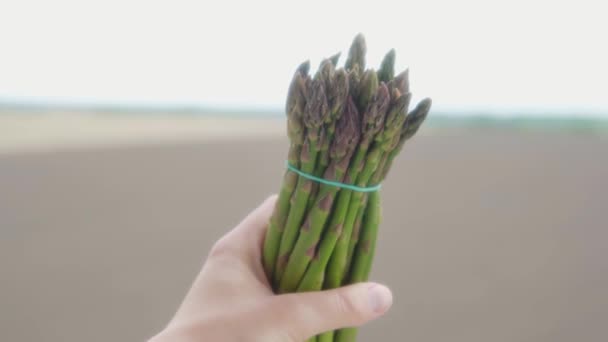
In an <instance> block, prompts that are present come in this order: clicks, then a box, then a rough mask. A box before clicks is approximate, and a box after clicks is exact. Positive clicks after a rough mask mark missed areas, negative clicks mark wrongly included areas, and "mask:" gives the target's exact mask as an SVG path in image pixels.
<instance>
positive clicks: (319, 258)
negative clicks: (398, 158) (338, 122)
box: [298, 77, 388, 291]
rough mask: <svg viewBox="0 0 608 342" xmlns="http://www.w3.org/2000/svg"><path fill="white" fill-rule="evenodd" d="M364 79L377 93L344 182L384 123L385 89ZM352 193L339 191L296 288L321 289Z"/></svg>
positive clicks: (354, 175) (349, 180) (355, 170)
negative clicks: (316, 248) (320, 236)
mask: <svg viewBox="0 0 608 342" xmlns="http://www.w3.org/2000/svg"><path fill="white" fill-rule="evenodd" d="M367 82H368V84H367V87H369V88H375V89H377V90H376V92H377V94H376V96H375V98H374V100H373V102H370V103H369V104H368V110H367V111H366V113H365V114H364V115H363V117H364V126H363V128H362V139H361V142H360V143H359V146H358V149H357V152H356V154H355V157H354V159H353V161H352V162H351V164H350V167H349V168H348V172H347V175H346V177H345V178H344V182H346V183H352V182H353V180H356V179H357V176H358V175H359V173H360V172H361V171H362V169H363V166H364V165H365V163H364V162H365V158H366V155H367V152H368V149H369V146H370V145H371V143H372V142H373V140H374V138H375V136H376V135H377V134H378V133H379V132H380V131H381V130H382V127H383V123H384V115H385V112H386V108H385V107H386V103H387V101H388V88H386V86H384V85H383V84H382V85H380V86H379V87H378V86H377V85H376V84H375V83H376V82H377V81H376V79H375V78H374V77H370V78H368V79H367ZM352 193H353V191H352V190H348V189H343V190H341V191H340V192H339V194H338V199H337V203H336V205H335V208H334V210H333V213H332V217H331V221H330V223H329V225H328V229H327V230H326V232H325V236H324V237H323V240H322V241H321V245H320V247H319V250H318V252H317V255H316V257H315V259H314V260H313V261H312V262H311V264H310V266H309V268H308V270H307V271H306V273H305V275H304V278H303V279H302V282H301V283H300V285H299V286H298V291H314V290H320V289H321V288H322V286H323V280H324V275H325V268H326V266H327V263H328V262H329V259H330V257H331V254H332V251H333V249H334V246H335V244H336V241H337V240H338V237H339V236H340V234H341V233H342V227H343V225H344V219H345V217H346V214H347V212H348V205H349V203H350V199H351V196H352Z"/></svg>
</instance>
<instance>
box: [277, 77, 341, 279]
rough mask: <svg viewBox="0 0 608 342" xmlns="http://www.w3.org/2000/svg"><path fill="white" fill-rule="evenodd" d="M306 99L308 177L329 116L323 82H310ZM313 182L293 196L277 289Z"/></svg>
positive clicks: (300, 185)
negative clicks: (324, 123)
mask: <svg viewBox="0 0 608 342" xmlns="http://www.w3.org/2000/svg"><path fill="white" fill-rule="evenodd" d="M308 95H309V96H308V97H307V98H306V104H305V109H304V113H303V118H302V121H303V122H304V126H305V127H306V139H305V140H304V144H303V146H302V151H301V153H300V168H301V170H302V171H303V172H305V173H309V174H310V173H313V172H314V169H315V163H316V160H317V153H318V151H319V149H320V145H321V143H322V141H323V140H322V139H323V136H324V134H325V132H324V130H323V122H324V121H325V120H326V117H327V116H328V115H329V109H328V105H327V97H326V93H325V86H324V82H323V81H322V80H320V79H319V78H318V77H315V79H313V80H312V81H311V82H310V91H309V92H308ZM312 185H313V182H312V181H311V180H309V179H306V178H303V177H299V178H298V182H297V185H296V189H295V192H294V194H293V196H292V203H291V207H290V209H289V214H288V216H287V221H286V223H285V229H284V231H283V234H282V236H281V243H280V245H279V253H278V255H277V260H276V266H275V272H274V274H273V276H274V277H273V280H274V284H275V286H276V285H278V284H279V282H280V280H281V277H282V276H283V272H284V271H285V266H286V265H287V261H288V260H289V255H290V253H291V250H292V248H293V245H294V243H295V242H296V239H297V237H298V233H299V227H300V225H301V224H302V218H303V217H304V213H305V210H306V205H307V203H308V197H309V195H310V191H311V189H312Z"/></svg>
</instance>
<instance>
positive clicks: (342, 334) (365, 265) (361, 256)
mask: <svg viewBox="0 0 608 342" xmlns="http://www.w3.org/2000/svg"><path fill="white" fill-rule="evenodd" d="M379 171H383V170H379ZM380 211H381V210H380V192H379V191H376V192H372V193H370V194H369V199H368V204H367V208H366V212H365V216H364V223H363V231H362V232H361V233H362V235H361V241H360V243H359V244H358V245H357V253H356V258H355V260H354V261H353V273H352V274H351V278H350V279H349V283H355V282H361V281H366V280H367V278H368V277H369V270H370V269H371V263H372V260H373V256H374V252H375V246H376V238H377V236H378V226H379V225H380V218H381V212H380ZM356 338H357V328H344V329H340V330H338V332H336V333H335V338H334V342H354V341H355V340H356Z"/></svg>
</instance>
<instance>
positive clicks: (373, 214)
mask: <svg viewBox="0 0 608 342" xmlns="http://www.w3.org/2000/svg"><path fill="white" fill-rule="evenodd" d="M430 106H431V101H430V99H425V100H423V101H421V102H420V103H419V104H418V105H417V106H416V108H414V110H412V112H410V114H408V115H407V118H406V119H405V120H403V125H402V128H401V134H400V135H399V137H398V138H399V139H398V140H397V139H396V140H395V141H394V142H393V143H392V146H391V147H390V151H389V152H388V153H386V154H385V156H384V158H383V163H384V165H382V166H380V167H378V170H377V171H376V172H375V173H374V176H373V177H372V182H381V181H382V180H383V179H384V178H385V177H386V175H387V173H388V172H389V170H390V168H391V165H392V161H393V160H394V158H395V156H396V155H397V154H399V152H400V151H401V150H402V148H403V145H404V143H405V141H407V140H408V139H409V138H411V137H412V136H413V135H414V134H415V133H416V131H417V130H418V128H419V127H420V125H421V124H422V122H423V121H424V119H425V118H426V116H427V114H428V112H429V110H430ZM380 207H381V206H380V194H379V193H378V192H374V193H372V194H370V195H369V199H368V206H367V208H366V213H365V217H364V223H363V227H362V232H361V240H360V242H359V243H358V244H357V246H356V253H354V254H353V256H354V259H353V261H352V268H351V270H350V274H349V279H348V283H349V284H354V283H358V282H364V281H367V280H368V279H369V275H370V272H371V268H372V263H373V259H374V255H375V253H376V241H377V238H378V228H379V225H380V220H381V210H380ZM356 337H357V328H352V327H350V328H344V329H340V330H339V331H338V332H336V333H335V339H334V342H352V341H355V340H356Z"/></svg>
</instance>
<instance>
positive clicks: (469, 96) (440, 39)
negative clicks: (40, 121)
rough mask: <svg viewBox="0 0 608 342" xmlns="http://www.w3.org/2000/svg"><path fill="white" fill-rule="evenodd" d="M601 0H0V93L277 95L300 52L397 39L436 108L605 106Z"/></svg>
mask: <svg viewBox="0 0 608 342" xmlns="http://www.w3.org/2000/svg"><path fill="white" fill-rule="evenodd" d="M606 6H607V5H605V4H604V5H602V2H601V1H591V0H577V1H559V0H553V1H548V0H542V1H538V0H537V1H535V0H529V1H520V0H511V1H488V0H486V1H472V0H460V1H430V0H426V1H382V0H376V1H372V0H370V1H364V2H356V1H317V0H310V1H278V0H277V1H204V0H199V1H175V0H174V1H130V0H105V1H82V0H81V1H74V0H72V1H67V0H63V1H27V0H3V1H0V99H10V100H37V101H58V102H66V101H67V102H86V103H130V104H164V105H167V104H168V105H171V104H186V105H188V104H190V105H208V106H228V107H249V106H255V107H267V106H272V107H276V108H279V107H282V105H283V102H284V98H285V93H286V89H287V85H288V83H289V79H290V77H291V75H292V73H293V70H294V69H295V67H296V66H297V65H298V64H299V63H300V62H301V61H302V60H304V59H307V58H309V59H311V61H312V62H313V65H315V66H316V65H317V64H318V62H319V61H320V60H321V58H323V57H325V56H329V55H331V54H334V53H335V52H337V51H340V50H341V51H345V50H346V49H347V48H348V46H349V44H350V42H351V40H352V38H353V37H354V36H355V34H357V33H358V32H362V33H364V34H365V36H366V38H367V41H368V51H369V53H368V64H369V65H370V66H377V65H378V64H379V62H380V60H381V58H382V56H383V54H384V53H385V52H386V51H387V50H388V49H390V48H391V47H394V48H395V49H396V50H397V65H398V68H399V69H403V68H405V67H407V66H409V68H410V76H411V83H412V89H413V92H414V95H415V98H420V97H423V96H430V97H432V98H433V100H434V103H435V106H436V108H438V109H442V110H459V111H464V112H467V111H477V110H498V111H502V112H505V113H513V112H514V109H521V110H532V111H538V112H541V111H545V110H550V111H555V112H561V113H567V112H572V111H574V113H575V114H577V113H578V114H580V115H583V114H585V115H586V114H589V113H591V114H593V113H595V114H597V115H602V113H608V86H607V85H606V81H607V80H608V47H607V45H608V44H606V40H608V38H607V35H608V20H606V16H605V13H607V12H606V10H605V9H604V7H606Z"/></svg>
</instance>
